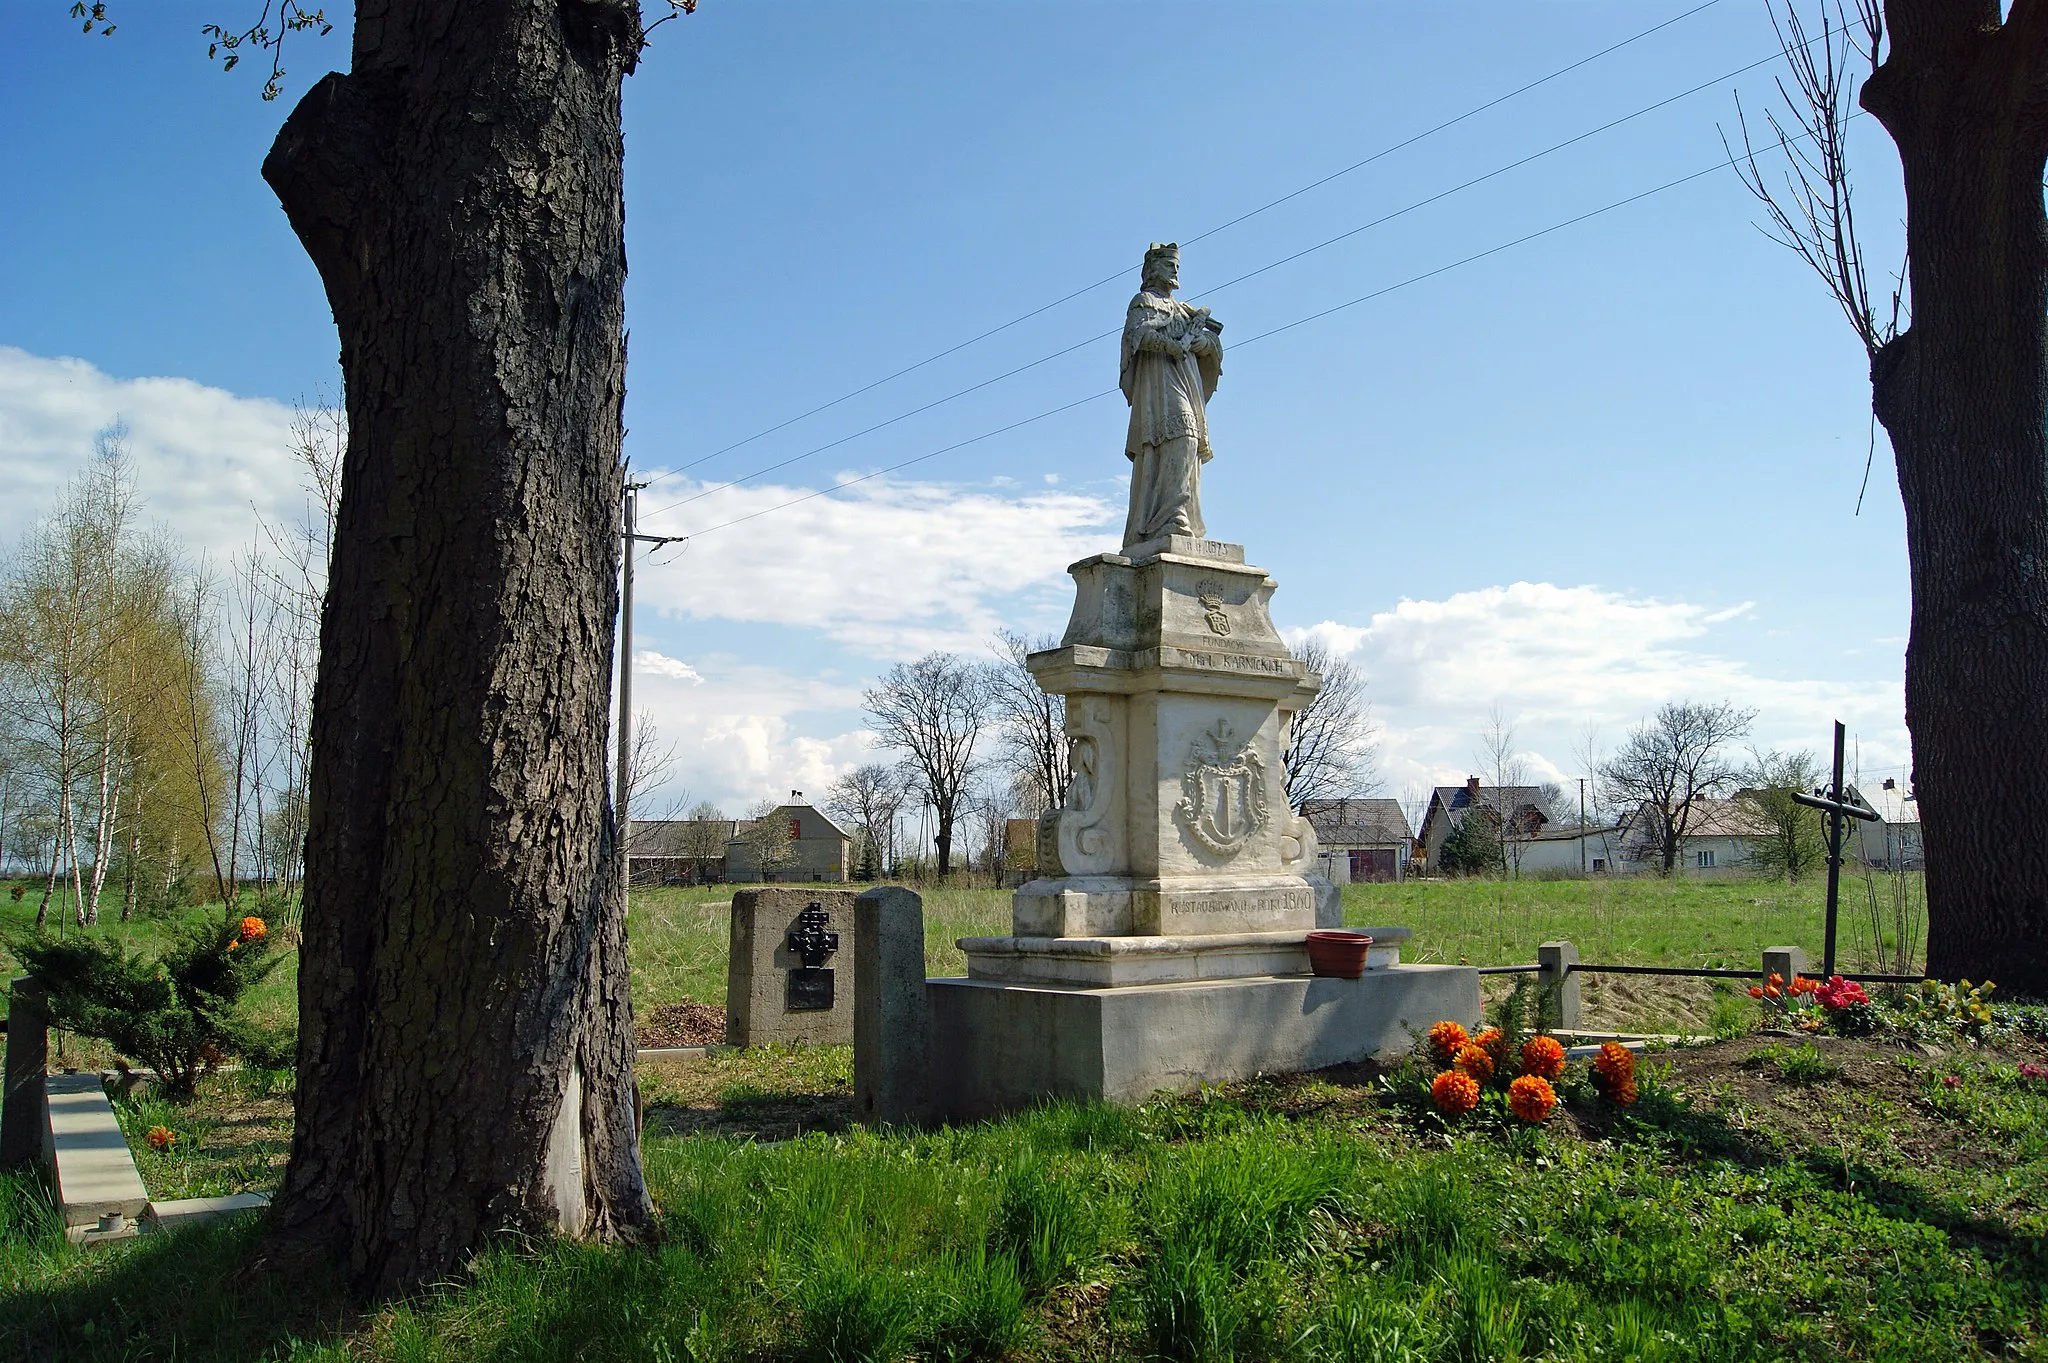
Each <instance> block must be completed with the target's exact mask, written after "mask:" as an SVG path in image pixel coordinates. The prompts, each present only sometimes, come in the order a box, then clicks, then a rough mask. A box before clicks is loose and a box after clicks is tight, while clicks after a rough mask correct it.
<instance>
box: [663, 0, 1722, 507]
mask: <svg viewBox="0 0 2048 1363" xmlns="http://www.w3.org/2000/svg"><path fill="white" fill-rule="evenodd" d="M1720 3H1721V0H1706V2H1705V3H1704V4H1700V5H1695V6H1693V8H1691V9H1689V10H1686V11H1685V12H1684V13H1682V14H1676V15H1673V16H1672V17H1671V18H1669V19H1666V20H1664V21H1663V22H1662V23H1659V24H1653V25H1651V26H1650V27H1649V28H1646V29H1644V30H1643V31H1642V32H1640V33H1637V34H1635V35H1633V36H1631V37H1627V38H1623V39H1622V40H1621V41H1620V42H1618V43H1614V44H1611V45H1610V46H1607V47H1603V48H1601V49H1600V50H1599V51H1598V52H1595V53H1592V54H1591V55H1589V56H1585V57H1581V58H1579V60H1577V61H1575V62H1572V63H1571V64H1570V65H1568V66H1560V67H1559V68H1557V70H1555V71H1552V72H1551V73H1550V74H1549V75H1547V76H1540V77H1538V78H1537V79H1535V80H1532V81H1530V82H1529V83H1528V84H1527V85H1521V86H1517V87H1516V88H1515V89H1513V90H1510V91H1508V92H1507V93H1506V94H1504V95H1497V96H1495V97H1494V98H1492V99H1490V100H1488V101H1486V103H1484V104H1479V105H1474V106H1473V107H1472V108H1470V109H1467V110H1466V111H1465V112H1464V113H1462V114H1459V115H1457V116H1456V117H1454V118H1448V119H1445V120H1444V121H1443V122H1442V123H1439V124H1437V125H1436V126H1435V127H1432V128H1426V129H1424V130H1423V131H1422V132H1419V133H1416V134H1415V135H1414V136H1412V137H1409V138H1407V139H1405V140H1403V141H1400V142H1396V143H1394V144H1393V145H1392V146H1390V147H1383V148H1381V149H1380V150H1379V151H1376V152H1374V153H1373V154H1372V155H1370V156H1368V157H1365V158H1364V159H1363V160H1359V161H1353V162H1352V163H1351V164H1350V165H1348V166H1345V167H1343V168H1342V169H1339V170H1333V171H1331V172H1330V173H1329V174H1327V175H1325V176H1323V177H1322V178H1320V179H1317V180H1311V181H1310V182H1309V183H1307V184H1305V185H1303V186H1301V187H1300V188H1299V189H1295V190H1290V191H1289V192H1287V193H1285V194H1282V195H1281V196H1280V197H1279V198H1277V199H1272V200H1269V201H1267V202H1266V203H1263V204H1260V205H1259V206H1258V207H1257V208H1254V209H1251V210H1249V211H1247V212H1244V213H1240V214H1238V215H1237V216H1236V217H1234V218H1232V219H1230V220H1229V221H1228V222H1221V223H1218V224H1217V225H1216V226H1214V227H1211V228H1209V229H1208V230H1207V231H1204V232H1200V233H1197V234H1196V235H1194V236H1192V237H1189V238H1188V239H1187V244H1188V245H1193V244H1194V243H1196V242H1198V241H1206V240H1207V239H1208V238H1210V237H1213V236H1215V235H1216V234H1217V233H1219V232H1225V231H1228V230H1229V229H1231V228H1233V227H1235V226H1237V225H1238V224H1239V223H1242V222H1248V221H1250V220H1251V219H1253V218H1256V217H1258V216H1259V215H1260V214H1261V213H1265V212H1267V211H1269V210H1271V209H1275V208H1278V207H1279V206H1280V205H1281V204H1284V203H1287V202H1290V201H1291V200H1294V199H1298V198H1300V197H1301V196H1302V195H1304V194H1307V193H1310V192H1312V191H1314V190H1317V189H1321V188H1322V187H1323V186H1324V185H1326V184H1329V183H1330V182H1331V181H1333V180H1339V179H1342V178H1343V177H1344V176H1346V175H1349V174H1351V173H1352V172H1353V171H1357V170H1363V169H1364V168H1365V167H1367V166H1369V165H1371V164H1373V163H1374V162H1375V161H1380V160H1383V159H1385V158H1386V157H1389V156H1392V155H1393V154H1394V153H1395V152H1397V151H1402V150H1404V149H1406V148H1408V147H1412V146H1414V145H1415V144H1416V143H1417V142H1421V141H1423V140H1425V139H1426V138H1431V137H1434V136H1436V135H1437V134H1438V133H1440V132H1443V131H1444V130H1446V129H1448V128H1453V127H1456V126H1457V125H1458V124H1460V123H1463V122H1464V121H1465V120H1467V119H1469V118H1474V117H1477V116H1478V115H1480V114H1483V113H1485V112H1486V111H1487V110H1488V109H1492V108H1495V107H1497V106H1499V105H1502V104H1505V103H1507V102H1508V101H1509V100H1511V99H1515V98H1517V97H1519V96H1521V95H1526V94H1528V93H1529V92H1530V91H1531V90H1534V89H1536V88H1537V87H1538V86H1542V85H1548V84H1549V83H1550V82H1551V81H1554V80H1557V79H1558V78H1559V77H1561V76H1567V75H1570V74H1571V73H1572V72H1574V71H1576V70H1578V69H1579V68H1580V67H1582V66H1588V65H1591V64H1592V63H1593V62H1596V61H1599V60H1600V59H1601V58H1602V57H1606V56H1610V55H1612V54H1613V53H1616V52H1619V51H1621V49H1623V48H1624V47H1628V46H1630V45H1632V44H1634V43H1639V42H1641V41H1642V40H1643V39H1645V38H1648V37H1651V36H1652V35H1654V34H1657V33H1661V32H1663V31H1664V30H1665V29H1667V28H1670V27H1671V26H1672V25H1673V24H1677V23H1680V22H1682V21H1684V20H1686V19H1690V18H1692V17H1693V16H1694V15H1695V14H1699V13H1700V12H1702V11H1704V10H1709V9H1712V8H1713V7H1714V6H1715V5H1718V4H1720ZM1744 69H1745V70H1747V69H1748V68H1746V67H1745V68H1744ZM1596 131H1597V130H1596ZM1588 136H1590V134H1588ZM1311 249H1313V248H1311ZM1127 273H1129V267H1128V266H1124V267H1119V268H1118V269H1117V270H1116V271H1115V272H1113V273H1111V274H1107V275H1104V276H1103V277H1102V278H1100V279H1098V280H1096V281H1095V282H1094V283H1092V284H1086V285H1083V286H1082V287H1080V288H1078V289H1075V290H1074V291H1073V292H1072V293H1068V294H1063V295H1061V296H1060V297H1058V298H1055V299H1053V300H1052V301H1051V302H1050V303H1045V304H1041V305H1040V306H1038V307H1035V308H1033V309H1032V310H1031V311H1029V312H1026V313H1022V314H1020V315H1018V316H1016V317H1012V318H1011V319H1010V320H1009V321H1007V322H1004V323H1002V324H1001V325H1000V326H994V327H990V328H989V329H988V330H987V331H984V332H981V333H979V334H978V335H974V336H970V337H968V338H967V339H966V340H964V341H961V342H959V343H958V344H956V345H951V346H948V347H946V348H945V349H944V350H941V351H938V352H937V353H936V354H932V355H927V356H925V358H923V359H921V360H919V361H917V362H916V363H914V364H908V365H905V366H904V367H903V368H901V369H898V370H896V371H895V372H894V373H890V374H884V375H883V376H882V377H881V378H879V379H876V380H874V381H873V382H872V383H866V384H862V385H861V386H860V387H858V388H855V389H853V390H852V391H850V392H846V393H841V394H840V395H839V396H838V397H836V398H833V399H832V400H831V401H829V402H821V403H819V404H818V405H817V406H816V407H813V408H811V409H810V410H809V411H806V412H799V413H797V414H796V415H795V416H793V417H789V418H787V419H785V420H782V421H778V422H776V423H775V424H774V425H773V426H768V427H765V428H763V429H762V430H758V431H756V432H754V433H753V434H752V435H750V436H746V437H745V438H743V439H740V440H735V441H733V442H732V443H731V444H730V445H722V446H720V447H719V448H717V449H715V450H713V451H711V452H710V453H709V454H705V455H699V456H698V457H697V458H695V459H693V460H691V461H690V462H689V463H687V464H681V465H678V466H677V467H675V468H673V469H664V470H663V471H661V472H660V473H657V474H655V475H654V476H653V477H651V478H650V479H648V483H649V484H650V485H652V484H654V483H658V482H660V481H661V480H662V479H664V478H672V477H675V476H677V475H679V474H682V473H685V472H688V471H689V470H690V469H693V468H696V467H697V466H698V465H699V464H703V463H707V462H709V461H710V460H713V459H716V458H718V456H720V455H722V454H730V453H731V452H732V451H734V450H736V449H739V448H740V447H741V446H743V445H751V444H753V443H754V442H755V441H756V440H759V439H761V438H763V437H764V436H770V435H773V434H775V432H777V431H780V430H783V429H784V428H786V427H789V426H793V425H795V424H796V423H797V422H799V421H803V420H806V419H808V418H810V417H814V416H816V415H818V413H820V412H824V411H829V410H830V409H832V408H834V407H837V406H838V405H839V404H840V403H842V402H850V401H852V400H853V399H854V398H857V397H859V396H861V395H862V394H863V393H871V392H873V391H874V390H875V389H877V388H880V387H881V386H882V385H884V384H887V383H893V382H895V381H896V380H897V379H900V378H902V377H903V376H904V375H906V374H912V373H915V372H916V371H917V370H920V369H922V368H924V367H925V366H926V365H929V364H936V363H937V362H938V361H940V360H943V359H945V358H946V357H947V356H948V355H954V354H958V353H959V352H960V351H962V350H965V349H967V347H969V346H971V345H975V344H977V343H979V342H981V341H985V340H987V339H988V338H989V337H991V336H995V335H998V334H1000V333H1002V332H1005V331H1008V330H1009V329H1010V328H1011V327H1014V326H1019V325H1021V324H1023V323H1025V322H1028V321H1030V320H1031V319H1032V318H1034V317H1037V316H1039V315H1040V314H1042V313H1046V312H1050V311H1051V310H1052V309H1054V308H1056V307H1059V306H1060V305H1061V304H1063V303H1071V302H1073V301H1074V300H1075V299H1076V298H1079V297H1081V296H1082V295H1084V294H1090V293H1093V292H1095V290H1097V289H1099V288H1101V287H1103V286H1104V285H1105V284H1113V283H1115V282H1116V281H1117V280H1119V279H1121V278H1123V277H1124V276H1125V275H1126V274H1127ZM1212 292H1213V290H1212ZM1062 353H1064V352H1062ZM1048 358H1053V357H1048ZM1027 367H1028V366H1027ZM970 391H971V390H970ZM912 415H914V414H912ZM849 438H851V437H849ZM827 448H829V447H827Z"/></svg>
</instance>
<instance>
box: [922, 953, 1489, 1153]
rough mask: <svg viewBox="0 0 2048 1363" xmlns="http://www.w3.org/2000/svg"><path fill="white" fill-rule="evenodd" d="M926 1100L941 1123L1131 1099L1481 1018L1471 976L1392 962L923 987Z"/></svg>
mask: <svg viewBox="0 0 2048 1363" xmlns="http://www.w3.org/2000/svg"><path fill="white" fill-rule="evenodd" d="M929 987H930V998H931V1006H932V1036H933V1041H934V1054H933V1066H932V1076H931V1078H932V1085H933V1098H934V1100H935V1105H936V1107H937V1114H936V1115H938V1116H941V1117H947V1118H954V1119H960V1118H968V1117H980V1116H987V1115H991V1114H994V1113H1000V1112H1010V1111H1015V1110H1017V1109H1019V1108H1025V1107H1029V1106H1031V1105H1032V1104H1033V1103H1038V1102H1043V1101H1045V1100H1047V1099H1059V1098H1066V1099H1076V1100H1081V1101H1088V1100H1106V1101H1109V1102H1116V1103H1137V1102H1142V1101H1144V1100H1145V1099H1146V1098H1149V1097H1151V1096H1152V1095H1153V1094H1154V1093H1157V1092H1160V1091H1162V1090H1165V1091H1169V1092H1184V1091H1186V1090H1189V1089H1193V1088H1196V1087H1198V1086H1200V1085H1202V1084H1205V1083H1228V1082H1231V1081H1234V1080H1240V1079H1249V1078H1251V1077H1252V1076H1254V1075H1257V1074H1291V1073H1299V1072H1302V1071H1305V1070H1316V1069H1323V1068H1325V1067H1326V1066H1330V1065H1341V1064H1348V1063H1353V1062H1356V1061H1359V1060H1365V1059H1368V1058H1371V1057H1373V1056H1386V1055H1393V1054H1398V1053H1400V1052H1403V1051H1406V1050H1407V1049H1408V1048H1409V1047H1410V1046H1411V1045H1412V1044H1413V1037H1414V1035H1415V1034H1417V1033H1420V1032H1423V1031H1425V1030H1427V1029H1428V1028H1429V1026H1430V1025H1431V1024H1432V1023H1435V1022H1437V1021H1440V1020H1441V1019H1444V1018H1452V1019H1455V1020H1456V1021H1459V1022H1462V1023H1465V1024H1467V1025H1471V1024H1474V1023H1476V1022H1477V1021H1478V1019H1479V972H1478V971H1476V970H1474V969H1473V968H1472V967H1470V966H1431V965H1401V966H1391V967H1388V968H1386V969H1383V970H1369V971H1367V972H1366V973H1365V975H1364V976H1362V977H1361V978H1359V979H1356V980H1341V979H1328V978H1321V977H1316V976H1308V975H1292V976H1267V977H1262V978H1249V979H1227V980H1214V981H1198V982H1192V983H1184V984H1156V985H1138V986H1125V987H1120V988H1116V987H1113V988H1102V989H1077V988H1071V987H1069V988H1061V987H1058V986H1044V985H1020V984H1006V983H1001V982H998V981H993V980H978V979H948V980H932V981H929Z"/></svg>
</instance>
